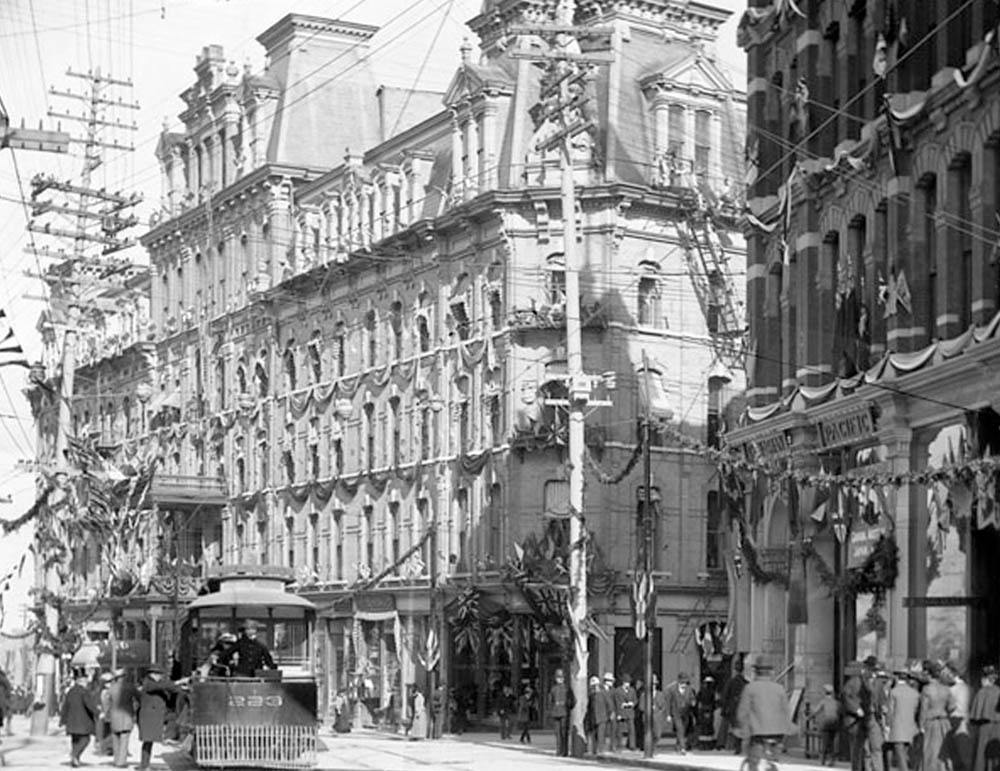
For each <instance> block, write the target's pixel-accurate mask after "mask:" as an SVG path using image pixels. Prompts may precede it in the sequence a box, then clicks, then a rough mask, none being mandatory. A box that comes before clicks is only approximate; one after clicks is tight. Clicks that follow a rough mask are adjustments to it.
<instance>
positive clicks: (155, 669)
mask: <svg viewBox="0 0 1000 771" xmlns="http://www.w3.org/2000/svg"><path fill="white" fill-rule="evenodd" d="M154 673H155V674H158V675H165V674H166V672H164V671H163V667H161V666H160V665H159V664H150V665H149V666H148V667H146V674H147V675H152V674H154Z"/></svg>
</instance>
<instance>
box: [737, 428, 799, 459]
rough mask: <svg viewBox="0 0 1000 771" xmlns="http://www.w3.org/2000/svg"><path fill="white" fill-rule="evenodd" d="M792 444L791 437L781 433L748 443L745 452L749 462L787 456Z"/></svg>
mask: <svg viewBox="0 0 1000 771" xmlns="http://www.w3.org/2000/svg"><path fill="white" fill-rule="evenodd" d="M791 443H792V442H791V437H790V436H788V435H786V434H785V432H784V431H780V432H778V433H776V434H767V435H765V436H762V437H760V438H759V439H753V440H751V441H749V442H747V443H746V444H745V445H744V452H745V454H746V455H747V458H748V459H749V460H753V459H754V458H769V457H774V456H781V455H787V454H788V447H789V445H790V444H791Z"/></svg>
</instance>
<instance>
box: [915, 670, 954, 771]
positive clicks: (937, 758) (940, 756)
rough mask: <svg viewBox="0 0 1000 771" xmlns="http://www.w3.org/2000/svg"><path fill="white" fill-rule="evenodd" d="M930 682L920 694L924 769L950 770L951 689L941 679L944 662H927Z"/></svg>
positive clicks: (929, 770)
mask: <svg viewBox="0 0 1000 771" xmlns="http://www.w3.org/2000/svg"><path fill="white" fill-rule="evenodd" d="M924 672H925V673H926V675H927V677H928V679H929V681H930V682H928V683H927V684H926V685H924V689H923V692H922V693H921V694H920V727H921V729H922V730H923V737H924V741H923V768H922V769H921V771H946V770H947V771H950V769H948V764H946V762H945V758H944V741H945V737H946V736H947V735H948V731H949V730H950V721H949V719H948V699H949V697H950V696H951V693H950V692H949V691H948V686H946V685H945V684H944V683H943V682H941V666H940V665H939V664H938V663H937V662H936V661H927V662H925V663H924Z"/></svg>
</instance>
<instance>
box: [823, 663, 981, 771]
mask: <svg viewBox="0 0 1000 771" xmlns="http://www.w3.org/2000/svg"><path fill="white" fill-rule="evenodd" d="M824 691H825V693H824V697H823V699H822V701H821V702H820V703H819V705H817V708H816V709H815V711H814V712H813V713H812V715H811V720H812V723H813V726H814V727H815V729H816V730H817V731H818V732H819V734H820V737H821V748H822V749H821V752H820V761H821V762H822V763H823V764H824V765H833V764H834V763H835V760H836V757H837V755H838V754H841V753H840V752H839V750H840V749H841V748H840V747H838V740H843V741H846V743H847V746H846V747H844V748H843V749H845V750H846V754H847V757H848V758H849V760H850V765H851V770H852V771H885V770H886V769H889V768H891V767H892V766H893V765H895V766H896V768H898V769H899V771H1000V686H998V685H997V670H996V668H995V667H993V666H986V667H984V668H983V670H982V672H981V674H980V678H979V683H978V688H977V689H976V690H975V694H974V695H973V687H972V686H971V685H970V684H969V683H967V682H966V681H965V679H964V678H963V673H962V671H961V668H960V667H959V665H957V664H955V663H942V662H938V661H923V662H913V663H912V664H911V665H910V666H908V667H906V668H904V669H900V670H896V671H892V672H889V671H887V670H886V669H885V668H884V667H883V666H882V664H881V663H880V662H879V661H878V660H877V659H876V658H875V657H874V656H869V657H868V658H866V659H865V660H864V661H862V662H857V661H855V662H851V663H850V664H848V665H847V666H846V667H845V668H844V684H843V687H842V688H841V690H840V694H839V696H837V695H835V693H834V688H833V686H832V685H827V686H825V688H824Z"/></svg>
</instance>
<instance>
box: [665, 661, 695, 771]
mask: <svg viewBox="0 0 1000 771" xmlns="http://www.w3.org/2000/svg"><path fill="white" fill-rule="evenodd" d="M665 695H666V697H667V714H668V715H670V720H671V722H673V724H674V733H675V734H676V735H677V751H678V752H679V753H681V754H682V755H684V754H686V753H687V751H688V750H689V749H691V743H692V737H693V735H694V715H695V710H696V708H697V704H698V695H697V694H696V693H695V691H694V688H692V687H691V679H690V678H689V677H688V675H687V673H686V672H681V673H680V674H679V675H677V682H675V683H671V684H670V685H669V686H667V690H666V691H665Z"/></svg>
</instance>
